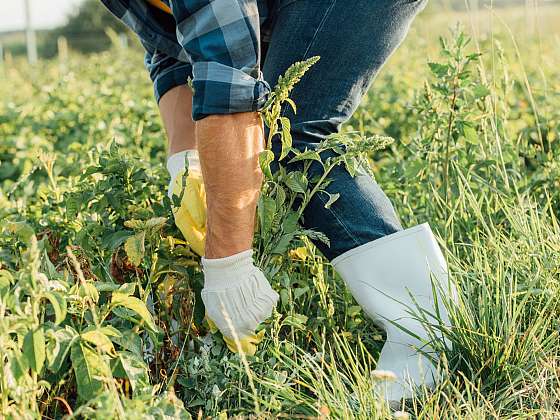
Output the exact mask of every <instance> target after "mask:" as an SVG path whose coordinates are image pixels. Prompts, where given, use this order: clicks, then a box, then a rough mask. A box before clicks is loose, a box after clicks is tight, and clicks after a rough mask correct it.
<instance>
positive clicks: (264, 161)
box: [259, 150, 274, 179]
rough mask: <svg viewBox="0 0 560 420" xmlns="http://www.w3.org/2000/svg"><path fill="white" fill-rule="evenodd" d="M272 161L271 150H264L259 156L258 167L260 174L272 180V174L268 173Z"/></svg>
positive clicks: (272, 154)
mask: <svg viewBox="0 0 560 420" xmlns="http://www.w3.org/2000/svg"><path fill="white" fill-rule="evenodd" d="M273 160H274V153H272V150H264V151H262V152H261V153H260V154H259V166H260V168H261V171H262V173H263V174H264V176H265V177H266V178H268V179H272V172H271V171H270V164H271V163H272V161H273Z"/></svg>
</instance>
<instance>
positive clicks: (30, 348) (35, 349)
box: [23, 327, 46, 373]
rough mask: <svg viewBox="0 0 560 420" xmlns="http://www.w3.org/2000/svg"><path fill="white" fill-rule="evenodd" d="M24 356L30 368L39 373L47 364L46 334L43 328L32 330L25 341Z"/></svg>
mask: <svg viewBox="0 0 560 420" xmlns="http://www.w3.org/2000/svg"><path fill="white" fill-rule="evenodd" d="M23 354H24V355H25V357H26V359H27V363H28V364H29V367H30V368H31V369H32V370H33V371H35V372H37V373H39V372H40V371H41V369H42V368H43V364H44V363H45V357H46V353H45V334H44V332H43V328H42V327H37V328H35V329H34V330H30V331H28V332H27V334H26V335H25V338H24V339H23Z"/></svg>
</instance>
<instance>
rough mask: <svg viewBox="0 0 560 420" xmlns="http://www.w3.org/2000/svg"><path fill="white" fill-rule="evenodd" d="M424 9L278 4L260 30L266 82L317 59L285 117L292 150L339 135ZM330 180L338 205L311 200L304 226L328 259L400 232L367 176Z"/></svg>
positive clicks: (397, 2)
mask: <svg viewBox="0 0 560 420" xmlns="http://www.w3.org/2000/svg"><path fill="white" fill-rule="evenodd" d="M424 6H425V0H417V1H415V0H280V1H279V2H278V3H277V7H278V9H277V10H276V11H275V13H273V16H274V20H273V21H272V22H271V26H270V27H269V28H264V29H263V33H264V36H265V40H267V38H266V37H267V36H269V43H268V45H267V44H265V45H264V49H265V50H266V54H264V55H263V57H264V62H263V72H264V78H265V80H267V81H268V82H269V83H270V84H271V86H273V85H274V83H275V82H276V80H277V79H278V76H280V75H281V74H282V73H283V72H284V71H285V70H286V69H287V68H288V67H289V66H290V65H291V64H293V63H294V62H296V61H300V60H304V59H306V58H309V57H312V56H316V55H317V56H320V57H321V59H320V60H319V62H318V63H317V64H315V65H314V66H313V67H312V68H311V70H309V72H308V73H307V74H306V75H305V76H304V77H303V78H302V80H301V82H300V83H299V84H298V85H297V86H296V87H295V89H294V91H293V93H292V96H291V98H292V99H293V100H294V102H295V103H296V105H297V113H296V114H294V113H293V112H292V111H291V109H290V108H289V107H286V109H285V110H284V113H285V116H287V117H289V118H290V120H291V122H292V136H293V142H294V147H296V148H298V149H300V150H303V149H305V148H308V149H310V148H313V147H314V146H315V145H316V144H317V143H319V142H320V141H322V140H323V139H324V138H325V137H326V136H328V135H329V134H332V133H336V132H338V131H339V129H340V126H341V124H343V123H344V122H346V121H347V120H348V119H349V118H350V117H351V116H352V113H353V112H354V111H355V110H356V108H357V107H358V105H359V103H360V101H361V99H362V96H363V95H364V94H365V92H366V91H367V90H368V88H369V87H370V85H371V83H372V81H373V79H374V78H375V76H376V75H377V73H378V72H379V70H380V68H381V66H382V65H383V64H384V63H385V61H386V60H387V59H388V58H389V56H390V55H391V53H392V52H393V51H394V50H395V49H396V48H397V47H398V45H399V44H400V42H401V41H402V40H403V39H404V37H405V35H406V33H407V31H408V28H409V26H410V23H411V21H412V20H413V18H414V17H415V16H416V14H417V13H418V12H419V11H420V10H421V9H422V8H423V7H424ZM268 34H269V35H268ZM276 152H277V150H276ZM288 169H290V168H289V167H288ZM315 170H319V167H318V166H317V167H316V168H315ZM329 178H330V179H331V180H332V182H331V183H330V184H329V185H328V187H327V188H326V190H327V191H328V192H330V193H339V194H340V198H339V199H338V200H337V201H336V202H335V203H334V204H332V206H330V207H329V208H325V204H326V202H327V200H328V197H327V195H326V194H321V193H318V194H316V195H315V197H314V198H313V199H312V200H311V203H310V204H309V206H308V207H307V208H306V210H305V212H304V219H303V220H302V224H303V225H304V226H305V227H306V228H308V229H315V230H317V231H320V232H323V233H324V234H325V235H327V237H328V238H329V240H330V246H329V247H328V246H326V245H325V244H323V243H321V242H317V243H316V245H317V247H318V248H319V249H320V250H321V252H322V253H323V254H324V255H325V256H326V257H327V258H328V259H330V260H332V259H334V258H336V257H337V256H339V255H341V254H343V253H344V252H346V251H349V250H351V249H353V248H355V247H357V246H360V245H363V244H365V243H368V242H371V241H374V240H376V239H379V238H381V237H383V236H385V235H389V234H392V233H395V232H397V231H399V230H402V227H401V224H400V222H399V220H398V217H397V215H396V214H395V211H394V209H393V206H392V205H391V203H390V201H389V199H388V198H387V196H386V195H385V194H384V192H383V191H382V190H381V188H380V187H379V185H378V184H377V183H376V182H375V181H374V180H373V179H372V178H371V177H370V176H369V175H367V174H365V173H362V174H358V175H356V176H355V177H351V176H350V174H349V173H348V172H347V171H346V170H345V169H344V168H343V167H337V168H335V169H334V170H333V172H331V174H330V175H329Z"/></svg>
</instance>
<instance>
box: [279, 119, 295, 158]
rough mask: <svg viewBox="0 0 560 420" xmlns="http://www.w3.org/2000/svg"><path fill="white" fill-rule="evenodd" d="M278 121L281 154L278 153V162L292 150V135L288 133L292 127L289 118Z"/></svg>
mask: <svg viewBox="0 0 560 420" xmlns="http://www.w3.org/2000/svg"><path fill="white" fill-rule="evenodd" d="M280 121H282V132H281V135H282V152H281V153H280V160H282V159H284V158H285V157H286V155H287V154H288V152H289V151H290V149H291V148H292V133H291V132H290V130H291V129H292V128H291V127H292V125H291V123H290V119H289V118H286V117H282V118H280Z"/></svg>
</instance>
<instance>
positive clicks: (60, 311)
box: [43, 292, 66, 325]
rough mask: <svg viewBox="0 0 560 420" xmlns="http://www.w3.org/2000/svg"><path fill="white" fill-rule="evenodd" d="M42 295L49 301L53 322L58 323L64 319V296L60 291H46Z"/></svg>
mask: <svg viewBox="0 0 560 420" xmlns="http://www.w3.org/2000/svg"><path fill="white" fill-rule="evenodd" d="M43 296H44V297H45V298H46V299H47V300H48V301H49V302H50V303H51V305H52V307H53V310H54V323H55V324H56V325H58V324H60V323H61V322H62V321H64V320H65V319H66V298H65V297H64V296H62V295H61V294H60V293H56V292H46V293H44V294H43Z"/></svg>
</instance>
